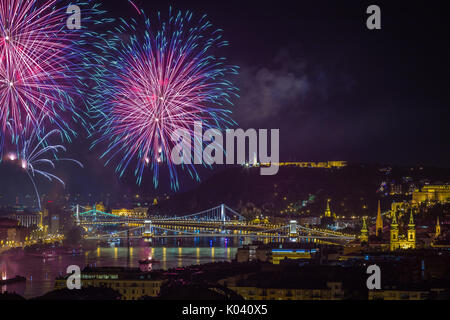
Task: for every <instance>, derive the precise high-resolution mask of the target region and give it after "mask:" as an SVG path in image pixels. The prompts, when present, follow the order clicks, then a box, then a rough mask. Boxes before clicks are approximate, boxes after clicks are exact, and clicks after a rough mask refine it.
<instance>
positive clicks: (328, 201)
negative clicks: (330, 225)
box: [325, 199, 331, 218]
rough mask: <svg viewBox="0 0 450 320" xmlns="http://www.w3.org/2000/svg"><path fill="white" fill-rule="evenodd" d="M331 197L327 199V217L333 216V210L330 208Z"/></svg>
mask: <svg viewBox="0 0 450 320" xmlns="http://www.w3.org/2000/svg"><path fill="white" fill-rule="evenodd" d="M330 201H331V200H330V199H328V200H327V209H326V210H325V217H328V218H329V217H331V210H330Z"/></svg>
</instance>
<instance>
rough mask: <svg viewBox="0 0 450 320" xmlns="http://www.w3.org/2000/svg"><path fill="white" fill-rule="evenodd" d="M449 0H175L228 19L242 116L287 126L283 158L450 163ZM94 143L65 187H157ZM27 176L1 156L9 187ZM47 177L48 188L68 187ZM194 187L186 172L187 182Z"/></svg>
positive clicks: (82, 151) (66, 169)
mask: <svg viewBox="0 0 450 320" xmlns="http://www.w3.org/2000/svg"><path fill="white" fill-rule="evenodd" d="M103 2H104V3H105V8H106V9H107V10H108V11H109V12H110V15H111V16H114V17H119V16H123V17H124V18H127V17H132V16H136V15H137V13H136V11H135V10H134V8H133V7H132V6H131V4H129V3H128V1H127V0H115V1H110V0H107V1H106V0H105V1H103ZM135 3H136V4H137V6H138V7H140V8H142V9H144V10H145V11H146V12H147V14H148V15H149V16H154V14H155V12H156V11H157V10H161V11H163V12H167V11H168V8H169V5H170V3H169V2H167V1H156V0H151V1H148V0H135ZM444 3H445V2H444V1H370V2H368V1H351V0H346V1H342V0H341V1H337V0H334V1H321V0H319V1H317V0H315V1H303V0H297V1H289V2H288V1H283V0H278V1H253V0H251V1H250V0H240V1H234V0H227V1H218V0H214V1H211V0H209V1H186V0H182V1H172V2H171V4H172V5H173V7H174V8H175V9H182V10H186V9H189V10H191V11H193V12H194V14H195V16H196V17H198V18H200V17H201V15H203V14H205V13H206V14H207V15H208V17H209V20H210V21H211V22H212V23H213V24H214V26H215V27H217V28H222V29H224V38H225V39H226V40H228V41H230V46H229V47H227V48H225V49H224V50H223V51H221V52H220V53H221V54H222V55H224V56H226V57H227V58H228V62H229V63H231V64H234V65H238V66H240V68H241V72H240V74H239V75H237V76H235V77H233V78H231V79H230V80H232V81H233V82H234V83H235V84H236V85H237V87H238V88H239V89H240V91H241V92H240V95H241V98H240V99H238V100H235V106H234V107H233V114H234V115H233V117H234V119H235V120H236V121H237V122H238V124H239V126H240V127H241V128H244V129H245V128H255V129H259V128H267V129H272V128H279V129H280V135H281V140H280V148H281V156H280V158H281V160H286V161H322V160H347V161H349V162H357V163H360V162H363V163H383V164H392V165H396V164H398V165H415V164H424V165H437V166H445V167H448V165H449V163H450V161H449V160H450V148H449V147H448V137H450V135H449V127H448V119H449V102H450V101H449V88H448V85H449V74H450V63H449V61H448V59H449V57H450V52H449V23H448V11H446V10H444ZM370 4H378V5H379V6H380V7H381V13H382V30H374V31H371V30H368V29H367V28H366V19H367V17H368V15H367V14H366V8H367V6H368V5H370ZM89 143H90V142H89V141H88V140H87V139H86V138H85V137H84V133H81V134H80V137H79V138H78V139H77V140H76V141H75V142H74V143H73V144H72V145H69V146H68V148H69V149H70V152H69V154H70V155H71V156H73V157H75V158H77V159H79V160H81V161H82V162H83V163H84V164H85V169H74V168H73V166H70V165H64V166H61V168H60V169H59V170H58V172H59V173H60V174H61V175H62V177H63V178H64V179H65V180H66V181H68V185H67V188H66V190H67V192H83V193H86V192H93V193H101V192H115V191H121V192H133V191H136V190H140V191H145V192H152V190H153V186H152V183H151V180H152V176H151V172H149V173H148V174H147V176H146V177H144V185H143V187H142V188H141V189H139V188H137V187H136V185H135V183H134V177H133V176H132V174H130V175H129V176H127V177H125V178H123V179H118V178H117V176H116V174H115V173H114V169H113V167H112V166H109V167H107V168H104V167H103V162H102V160H98V156H99V155H100V153H101V150H99V149H94V150H93V151H89V149H88V147H89ZM217 169H219V168H216V170H217ZM130 171H132V170H130ZM210 173H211V172H209V173H206V174H205V173H203V172H202V174H203V175H204V176H207V175H208V174H210ZM20 174H21V173H20V172H18V171H15V170H12V168H10V167H8V166H7V165H3V164H2V165H0V179H1V180H2V183H1V187H0V192H5V191H6V188H8V189H10V190H11V188H13V189H16V188H17V189H24V188H25V189H27V190H28V189H30V188H29V187H28V185H29V182H28V181H27V180H26V177H18V175H20ZM22 178H23V179H22ZM22 180H23V182H20V183H19V181H22ZM166 180H168V178H167V176H166V175H164V173H163V175H162V177H161V188H160V191H165V190H166V189H167V183H166V182H167V181H166ZM3 181H5V182H6V183H3ZM38 181H40V183H41V185H42V187H41V189H42V191H46V190H49V188H50V186H52V188H56V189H53V191H56V190H60V188H59V187H57V186H56V185H50V184H48V183H46V182H45V181H44V180H40V179H39V180H38ZM22 183H23V184H22ZM193 185H194V184H193V182H191V181H190V180H189V179H186V180H185V179H182V189H186V188H190V187H192V186H193ZM46 188H47V189H46ZM30 190H31V189H30Z"/></svg>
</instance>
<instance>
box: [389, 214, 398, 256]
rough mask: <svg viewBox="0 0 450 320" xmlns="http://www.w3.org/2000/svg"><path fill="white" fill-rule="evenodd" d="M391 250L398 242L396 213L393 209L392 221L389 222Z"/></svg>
mask: <svg viewBox="0 0 450 320" xmlns="http://www.w3.org/2000/svg"><path fill="white" fill-rule="evenodd" d="M390 243H391V251H394V250H395V249H396V248H397V243H398V223H397V215H396V212H395V210H394V211H392V222H391V241H390Z"/></svg>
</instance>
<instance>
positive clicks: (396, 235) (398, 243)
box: [390, 211, 416, 251]
mask: <svg viewBox="0 0 450 320" xmlns="http://www.w3.org/2000/svg"><path fill="white" fill-rule="evenodd" d="M390 234H391V237H390V249H391V251H395V250H402V249H415V248H416V226H415V224H414V217H413V213H412V211H411V215H410V218H409V223H408V230H407V232H406V234H400V232H399V228H398V222H397V215H396V214H395V212H394V213H393V217H392V222H391V230H390Z"/></svg>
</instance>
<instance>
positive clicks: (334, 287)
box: [229, 282, 344, 300]
mask: <svg viewBox="0 0 450 320" xmlns="http://www.w3.org/2000/svg"><path fill="white" fill-rule="evenodd" d="M229 288H230V289H231V290H233V291H234V292H236V293H237V294H239V295H240V296H242V297H243V298H244V299H245V300H342V299H343V298H344V291H343V288H342V282H325V283H324V284H323V285H320V284H316V285H313V286H311V285H308V284H307V283H305V284H299V285H298V286H297V287H296V288H276V287H275V288H260V287H253V286H242V285H239V286H230V287H229Z"/></svg>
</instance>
